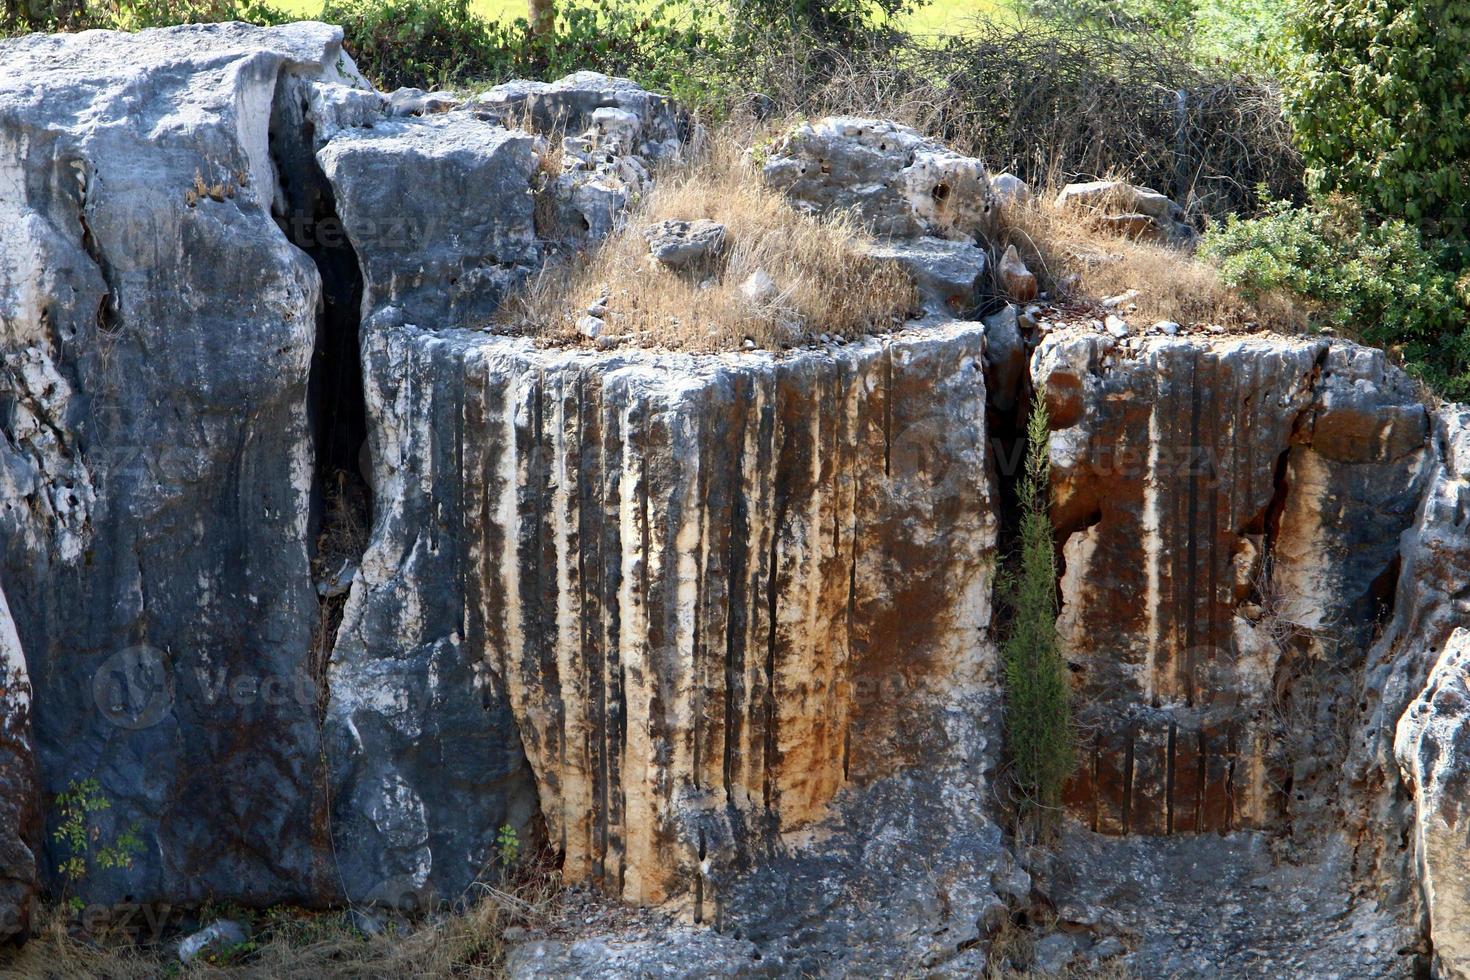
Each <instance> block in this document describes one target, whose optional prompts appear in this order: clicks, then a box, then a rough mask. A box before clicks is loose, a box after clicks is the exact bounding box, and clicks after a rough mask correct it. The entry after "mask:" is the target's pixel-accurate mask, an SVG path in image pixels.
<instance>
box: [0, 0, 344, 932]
mask: <svg viewBox="0 0 1470 980" xmlns="http://www.w3.org/2000/svg"><path fill="white" fill-rule="evenodd" d="M341 39H342V34H341V31H340V30H338V29H337V28H333V27H327V26H325V25H322V24H310V23H300V24H292V25H290V26H287V27H280V28H272V29H258V28H253V27H248V26H246V25H243V24H217V25H207V26H191V27H180V28H174V29H170V30H166V31H145V32H141V33H138V34H122V33H111V32H101V31H87V32H83V33H80V34H61V35H55V36H49V37H47V36H41V35H31V36H28V37H23V38H16V39H12V40H8V41H3V42H0V63H3V65H4V70H3V71H0V214H3V215H4V218H3V222H4V224H5V227H6V229H7V233H6V235H5V237H4V238H3V239H0V404H3V405H4V412H3V415H0V422H3V430H0V500H3V501H4V503H3V505H0V579H3V581H4V582H5V591H6V595H7V598H8V599H9V601H10V611H11V613H12V614H13V618H14V625H15V632H16V635H17V636H18V638H19V640H20V645H21V646H22V647H23V649H24V650H25V654H26V663H27V667H28V669H29V674H30V682H31V685H32V686H33V689H34V698H35V702H36V703H37V704H44V705H45V706H46V708H45V710H44V711H38V712H36V713H35V714H34V715H33V716H32V724H33V732H34V741H35V749H36V756H37V762H38V766H39V771H40V774H41V779H42V785H43V791H44V793H45V794H47V795H48V796H50V795H53V794H56V793H60V792H63V791H65V790H67V789H68V788H69V787H70V786H72V785H73V784H74V783H76V782H78V781H81V780H84V779H87V778H95V779H96V780H98V782H99V784H100V787H101V793H102V795H103V796H104V797H105V798H106V799H107V800H108V801H109V802H110V804H111V806H110V808H109V809H108V810H106V811H104V812H103V813H102V814H100V815H99V817H98V823H99V827H98V830H99V833H100V834H101V835H102V836H103V838H104V839H111V838H113V837H114V836H115V835H116V834H117V833H118V832H119V831H120V830H121V829H124V828H127V827H129V826H130V825H132V824H134V823H136V824H137V825H138V826H139V833H140V836H141V837H142V840H143V843H144V851H143V853H142V854H141V855H139V856H138V857H137V858H136V859H135V860H134V861H133V863H132V865H131V866H130V867H127V868H118V869H113V870H97V871H94V872H93V873H91V874H89V875H88V876H87V878H86V880H85V881H84V882H82V883H80V885H79V886H78V891H79V892H80V893H81V897H82V898H83V899H84V900H88V901H98V902H107V901H117V900H122V899H123V898H125V897H126V898H131V899H132V900H135V901H166V902H170V903H188V902H191V901H201V900H203V899H205V898H210V897H212V898H215V899H223V898H232V899H236V900H242V901H252V902H262V903H269V902H276V901H286V900H294V901H307V902H319V901H323V900H326V899H327V898H329V897H331V896H332V895H334V894H335V892H336V887H335V884H334V880H335V879H334V877H333V876H332V875H331V874H330V873H329V871H328V865H327V863H326V851H325V849H324V847H323V845H324V843H325V842H324V840H323V837H322V835H321V829H322V824H321V815H322V814H323V812H324V802H325V785H324V783H323V780H322V778H321V773H320V771H319V759H320V752H319V748H318V746H319V740H318V735H317V722H318V719H317V716H316V705H317V701H318V691H319V689H318V684H319V681H320V675H319V674H317V673H316V672H315V671H314V670H313V664H312V660H311V657H310V651H311V649H312V645H313V638H312V631H313V627H314V624H315V623H316V622H317V619H318V602H317V597H316V593H315V591H314V589H313V587H312V581H311V569H310V559H311V552H312V544H311V538H312V533H313V532H312V527H313V522H314V508H313V467H312V456H313V450H312V429H311V426H312V410H313V404H312V401H311V394H310V392H311V390H312V388H313V385H312V370H313V368H312V365H313V349H314V346H315V341H316V333H317V305H318V302H319V298H320V295H321V287H320V282H321V275H320V273H319V272H318V269H317V267H316V266H315V265H314V264H313V262H312V260H311V259H310V258H309V257H308V256H307V255H306V254H305V253H304V252H303V251H301V250H300V249H298V248H297V247H295V246H293V245H292V244H291V242H290V241H289V240H288V237H287V234H286V233H285V232H284V231H283V229H282V227H281V226H280V225H278V223H277V221H278V220H281V221H286V220H287V219H288V218H289V216H288V215H286V214H284V213H283V212H281V211H280V210H278V209H277V206H278V204H279V202H280V200H281V199H280V198H279V197H278V194H279V191H280V187H281V185H282V182H283V180H285V179H287V178H289V177H290V176H291V175H289V174H285V173H283V172H282V171H281V170H280V168H279V167H278V162H277V161H278V160H279V159H280V155H279V154H278V153H276V152H275V151H276V150H277V149H278V147H279V144H280V143H281V142H282V141H283V140H284V141H287V142H289V141H290V140H293V139H295V138H296V134H294V133H289V132H281V131H280V130H279V129H277V128H276V127H274V126H273V120H274V119H275V118H276V114H275V113H274V112H273V107H275V106H276V105H278V104H279V103H281V102H282V101H290V100H292V99H294V98H295V97H296V95H295V93H297V92H298V91H299V90H298V85H300V84H306V83H308V82H316V81H323V82H328V83H331V84H333V85H336V86H339V87H342V88H350V87H351V86H352V85H354V84H356V80H355V72H354V71H353V69H352V66H351V60H350V59H349V58H348V57H347V56H346V55H345V54H344V53H343V51H342V48H341ZM24 805H25V804H24V799H23V798H22V799H21V806H22V809H24ZM55 819H56V818H55V817H54V815H53V816H52V817H51V818H50V821H49V822H48V830H49V829H53V828H54V822H55ZM7 826H8V823H7ZM46 839H47V841H48V843H47V845H46V852H47V853H46V855H45V857H44V859H43V860H42V861H41V862H40V864H41V867H42V870H43V874H49V873H50V869H54V868H56V866H57V864H58V863H59V858H60V857H62V856H63V855H61V854H58V853H56V847H55V845H54V844H52V843H50V835H49V833H48V834H47V835H46ZM14 867H15V868H16V869H17V870H20V869H22V868H23V864H17V865H15V866H14Z"/></svg>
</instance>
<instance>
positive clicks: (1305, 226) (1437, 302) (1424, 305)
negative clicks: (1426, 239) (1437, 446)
mask: <svg viewBox="0 0 1470 980" xmlns="http://www.w3.org/2000/svg"><path fill="white" fill-rule="evenodd" d="M1200 254H1201V255H1203V256H1204V257H1206V258H1209V259H1211V260H1213V261H1214V262H1215V263H1216V264H1218V265H1219V267H1220V270H1221V274H1222V276H1223V278H1224V279H1225V281H1226V282H1227V283H1228V284H1229V285H1232V286H1235V287H1236V288H1238V289H1241V290H1242V291H1243V292H1245V293H1246V294H1247V295H1252V294H1260V293H1263V292H1269V291H1273V290H1280V291H1285V292H1289V293H1293V294H1295V295H1296V296H1298V297H1300V298H1302V299H1303V300H1305V301H1306V305H1307V306H1308V309H1309V311H1310V314H1311V317H1312V321H1313V323H1315V324H1316V325H1318V326H1331V327H1332V328H1334V329H1335V330H1338V331H1341V332H1343V333H1346V334H1348V335H1350V336H1355V337H1359V338H1361V339H1363V340H1366V341H1368V342H1370V343H1375V344H1383V345H1398V346H1401V347H1402V350H1403V355H1404V358H1405V361H1406V362H1407V364H1408V366H1409V367H1410V368H1411V370H1413V371H1414V372H1415V373H1416V374H1418V375H1419V376H1420V377H1422V378H1424V379H1425V380H1426V381H1428V382H1430V383H1431V384H1433V385H1434V386H1435V387H1436V388H1438V389H1440V390H1441V391H1442V392H1444V393H1445V394H1447V395H1450V396H1452V397H1463V396H1464V395H1465V394H1466V393H1470V374H1467V365H1470V329H1467V327H1470V318H1467V311H1466V306H1465V303H1464V300H1463V297H1461V296H1460V295H1457V291H1456V286H1455V282H1454V276H1453V274H1452V273H1450V272H1447V271H1445V268H1444V267H1443V266H1442V265H1441V264H1440V262H1438V261H1436V257H1435V256H1434V255H1432V254H1431V253H1430V252H1429V251H1428V250H1427V249H1426V248H1425V247H1424V245H1423V244H1422V242H1421V240H1420V237H1419V233H1418V232H1417V231H1416V230H1415V229H1414V228H1413V227H1411V226H1410V225H1408V224H1407V223H1405V222H1403V221H1398V220H1391V221H1385V222H1382V223H1379V224H1374V223H1372V222H1370V221H1368V220H1367V219H1366V218H1365V216H1364V214H1363V210H1362V208H1361V207H1360V206H1359V205H1358V204H1357V202H1355V201H1354V200H1353V199H1351V198H1348V197H1345V196H1342V195H1334V196H1331V197H1328V198H1325V199H1323V200H1321V201H1318V202H1317V203H1315V204H1312V205H1310V206H1307V207H1292V206H1290V205H1288V204H1285V203H1280V202H1279V203H1276V204H1274V205H1272V206H1271V207H1270V208H1269V209H1268V211H1267V213H1266V214H1265V215H1264V216H1263V217H1260V218H1255V219H1244V220H1243V219H1239V218H1234V217H1232V218H1229V219H1227V220H1226V221H1225V223H1224V224H1221V225H1216V226H1214V227H1213V228H1211V229H1210V230H1209V231H1208V232H1207V233H1206V234H1205V237H1204V239H1203V241H1202V242H1201V244H1200Z"/></svg>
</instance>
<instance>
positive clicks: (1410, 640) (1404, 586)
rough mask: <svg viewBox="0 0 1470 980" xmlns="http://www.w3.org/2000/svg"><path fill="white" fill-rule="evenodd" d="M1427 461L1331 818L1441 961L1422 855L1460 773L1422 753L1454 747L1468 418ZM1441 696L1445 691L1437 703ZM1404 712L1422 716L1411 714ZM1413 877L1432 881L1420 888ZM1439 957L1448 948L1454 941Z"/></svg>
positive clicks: (1467, 569) (1447, 910) (1382, 892)
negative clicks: (1450, 739) (1335, 815)
mask: <svg viewBox="0 0 1470 980" xmlns="http://www.w3.org/2000/svg"><path fill="white" fill-rule="evenodd" d="M1432 449H1433V462H1432V465H1431V467H1430V474H1429V478H1428V484H1427V486H1426V488H1425V491H1424V493H1423V495H1422V498H1421V500H1420V502H1419V507H1418V510H1417V512H1416V514H1415V519H1414V522H1413V525H1412V526H1411V527H1410V528H1409V529H1408V530H1407V531H1405V532H1404V534H1403V536H1402V539H1401V541H1400V549H1399V562H1400V569H1399V574H1398V581H1397V587H1396V589H1395V591H1394V593H1393V596H1392V616H1391V618H1389V619H1388V621H1387V623H1385V624H1384V626H1383V630H1382V634H1381V635H1380V636H1379V637H1378V638H1377V640H1376V641H1375V642H1374V643H1373V645H1372V647H1371V648H1370V649H1369V651H1368V656H1367V664H1366V667H1365V671H1364V675H1363V680H1362V682H1361V686H1362V689H1363V690H1364V691H1366V692H1373V695H1374V696H1370V697H1365V698H1363V699H1362V701H1361V702H1360V703H1359V705H1358V710H1357V711H1356V712H1355V713H1354V714H1353V715H1352V716H1351V722H1352V726H1353V727H1352V731H1351V735H1350V739H1349V744H1350V746H1351V748H1350V752H1349V755H1348V762H1347V766H1346V772H1347V776H1348V782H1347V791H1346V792H1345V793H1344V798H1343V801H1342V804H1341V818H1342V822H1343V823H1344V824H1345V826H1346V827H1347V828H1348V830H1349V832H1351V833H1352V834H1353V835H1354V838H1355V839H1356V841H1357V854H1356V855H1355V862H1356V864H1357V866H1358V867H1359V868H1360V869H1361V874H1362V876H1363V878H1364V879H1365V880H1366V881H1367V882H1368V887H1371V888H1372V889H1373V891H1374V892H1376V893H1377V894H1378V895H1379V896H1381V898H1380V900H1381V901H1383V902H1384V903H1385V904H1392V905H1395V906H1397V907H1399V908H1401V909H1403V910H1404V917H1405V919H1406V920H1407V922H1408V925H1409V927H1410V928H1412V929H1413V930H1414V931H1416V932H1420V933H1423V932H1425V931H1427V932H1428V933H1429V934H1428V936H1425V937H1422V938H1421V942H1426V943H1432V945H1433V946H1434V948H1435V949H1436V951H1439V941H1438V938H1437V934H1438V933H1440V932H1442V931H1446V932H1453V931H1455V930H1457V929H1459V928H1460V927H1459V926H1458V925H1457V924H1456V922H1455V919H1456V916H1455V915H1454V914H1453V913H1452V909H1453V908H1454V906H1453V904H1452V902H1453V896H1454V892H1453V890H1452V889H1449V888H1446V886H1445V873H1446V870H1447V867H1446V865H1445V864H1444V863H1443V860H1442V859H1443V851H1442V850H1440V851H1438V855H1439V857H1438V859H1436V860H1435V863H1431V864H1425V863H1424V860H1423V858H1422V857H1421V856H1420V855H1423V854H1425V853H1426V851H1425V849H1424V848H1425V847H1426V846H1429V845H1430V844H1432V841H1431V840H1430V838H1431V837H1433V836H1434V835H1435V834H1436V833H1439V834H1441V835H1442V833H1443V829H1441V830H1439V831H1436V830H1435V828H1436V823H1437V822H1438V821H1442V820H1444V819H1445V817H1446V816H1448V815H1450V814H1451V813H1452V812H1453V811H1452V808H1453V807H1454V806H1455V805H1456V802H1455V800H1454V799H1453V796H1454V793H1453V792H1451V791H1450V790H1449V787H1451V786H1453V785H1458V784H1457V783H1456V780H1457V779H1458V778H1459V776H1457V772H1458V768H1457V767H1458V763H1457V760H1456V757H1455V756H1453V755H1452V754H1447V755H1445V756H1444V757H1443V758H1442V759H1439V760H1436V759H1433V758H1432V757H1431V756H1430V755H1428V754H1426V753H1422V752H1421V751H1420V744H1421V743H1422V744H1423V746H1424V747H1425V748H1426V749H1428V750H1429V751H1431V752H1432V751H1433V750H1434V748H1436V747H1438V746H1440V745H1441V743H1442V740H1443V739H1444V738H1445V737H1446V736H1450V735H1453V726H1454V724H1455V722H1454V714H1453V712H1452V711H1450V710H1449V709H1450V708H1452V706H1453V700H1454V679H1453V677H1452V675H1451V673H1450V670H1451V665H1452V664H1454V663H1458V662H1461V660H1462V658H1461V657H1460V656H1459V654H1458V651H1459V650H1460V649H1461V648H1462V647H1463V643H1462V642H1458V641H1456V642H1452V638H1453V637H1455V636H1456V631H1457V630H1458V629H1463V628H1466V627H1470V597H1467V594H1466V583H1467V582H1470V411H1467V410H1466V409H1465V408H1464V407H1463V406H1459V405H1445V406H1442V407H1441V408H1440V410H1439V411H1438V412H1437V413H1436V414H1435V416H1434V419H1433V432H1432ZM1441 662H1443V663H1444V670H1440V669H1439V668H1438V665H1439V664H1440V663H1441ZM1441 687H1445V688H1449V691H1448V692H1447V694H1446V696H1445V698H1444V699H1443V701H1437V700H1436V694H1435V692H1436V690H1437V689H1438V688H1441ZM1411 705H1422V707H1419V708H1417V709H1416V710H1412V711H1411V710H1410V708H1411ZM1442 709H1443V710H1442ZM1401 731H1402V732H1403V733H1404V735H1403V737H1402V738H1400V737H1398V736H1399V732H1401ZM1396 742H1397V744H1396ZM1444 744H1445V746H1446V747H1449V746H1448V743H1444ZM1459 768H1462V767H1459ZM1421 837H1423V838H1425V839H1424V841H1423V843H1422V844H1421V843H1420V840H1421ZM1439 839H1441V840H1442V836H1441V837H1440V838H1439ZM1451 867H1453V866H1451ZM1423 876H1427V877H1428V878H1429V879H1431V880H1430V881H1428V882H1427V885H1428V887H1423V886H1422V885H1421V877H1423ZM1435 878H1437V879H1438V881H1437V882H1435V881H1434V880H1433V879H1435ZM1436 900H1438V901H1441V902H1444V901H1447V900H1448V901H1450V902H1451V904H1449V905H1443V906H1442V907H1441V911H1440V914H1439V915H1438V916H1437V917H1435V916H1433V915H1432V912H1431V910H1430V904H1431V903H1432V902H1433V901H1436ZM1421 916H1423V918H1424V919H1425V921H1424V922H1422V923H1421V922H1420V921H1419V919H1420V917H1421ZM1426 926H1427V927H1428V929H1427V930H1426V928H1425V927H1426ZM1446 948H1448V949H1454V948H1456V947H1455V937H1454V935H1453V934H1452V935H1450V936H1449V937H1448V938H1447V941H1446ZM1440 952H1441V957H1442V959H1443V954H1442V951H1440ZM1460 960H1461V957H1460V956H1459V955H1456V956H1455V957H1453V958H1452V959H1451V960H1450V961H1446V962H1445V963H1443V964H1442V965H1443V968H1444V969H1446V970H1447V971H1449V970H1453V969H1460V970H1463V969H1465V967H1464V964H1463V962H1459V961H1460Z"/></svg>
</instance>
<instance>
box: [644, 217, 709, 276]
mask: <svg viewBox="0 0 1470 980" xmlns="http://www.w3.org/2000/svg"><path fill="white" fill-rule="evenodd" d="M643 237H644V238H645V239H647V240H648V251H649V253H650V254H651V255H652V256H653V257H654V259H655V260H656V261H657V262H658V263H659V264H660V265H662V266H664V267H665V268H667V269H673V270H675V271H682V270H685V269H695V268H702V267H705V266H707V265H708V264H709V263H711V262H713V261H714V260H715V259H716V258H718V257H719V255H720V253H721V252H723V251H724V248H725V226H724V225H722V224H720V223H719V222H717V221H710V220H709V219H707V218H700V219H699V220H697V221H660V222H658V223H657V224H653V225H649V226H648V227H647V228H645V229H643Z"/></svg>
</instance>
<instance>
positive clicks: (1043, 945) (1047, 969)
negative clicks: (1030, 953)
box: [1034, 932, 1077, 974]
mask: <svg viewBox="0 0 1470 980" xmlns="http://www.w3.org/2000/svg"><path fill="white" fill-rule="evenodd" d="M1076 952H1077V937H1076V936H1073V935H1072V934H1071V933H1067V932H1054V933H1052V934H1051V935H1050V936H1047V937H1045V938H1043V939H1042V940H1041V941H1040V942H1038V943H1037V944H1036V953H1035V956H1034V960H1035V965H1036V969H1037V972H1039V973H1044V974H1045V973H1061V972H1062V971H1063V970H1065V969H1066V968H1067V964H1068V963H1070V962H1072V956H1073V955H1074V954H1075V953H1076Z"/></svg>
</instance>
